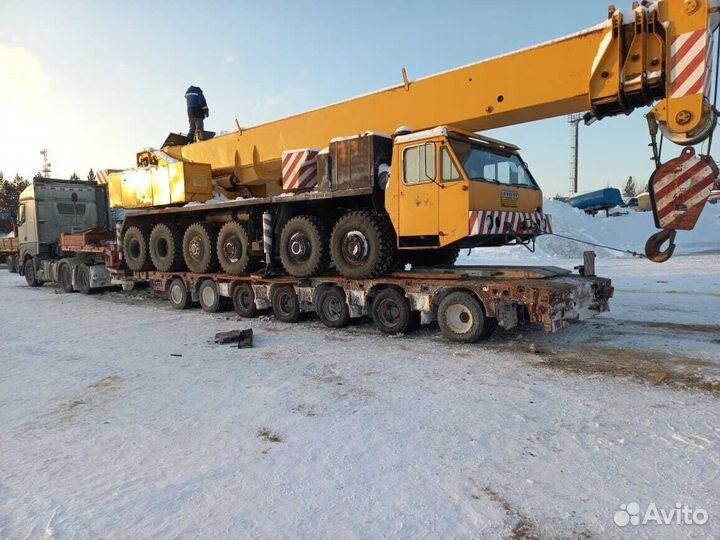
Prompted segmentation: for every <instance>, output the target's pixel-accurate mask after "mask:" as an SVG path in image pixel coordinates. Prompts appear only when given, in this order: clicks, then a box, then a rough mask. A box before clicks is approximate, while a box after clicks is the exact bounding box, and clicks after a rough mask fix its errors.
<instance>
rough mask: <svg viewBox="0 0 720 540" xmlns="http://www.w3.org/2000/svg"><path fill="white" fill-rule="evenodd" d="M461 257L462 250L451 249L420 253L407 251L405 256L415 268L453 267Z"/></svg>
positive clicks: (428, 250) (423, 250)
mask: <svg viewBox="0 0 720 540" xmlns="http://www.w3.org/2000/svg"><path fill="white" fill-rule="evenodd" d="M459 255H460V248H456V247H450V248H443V249H421V250H418V251H410V250H408V251H406V252H405V253H404V255H403V259H405V260H406V261H407V262H408V263H410V264H411V265H412V266H413V268H419V267H423V266H430V267H432V266H440V267H453V266H455V262H456V261H457V258H458V256H459Z"/></svg>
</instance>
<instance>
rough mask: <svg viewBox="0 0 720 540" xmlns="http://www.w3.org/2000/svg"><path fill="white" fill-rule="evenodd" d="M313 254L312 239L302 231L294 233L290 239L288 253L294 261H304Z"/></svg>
mask: <svg viewBox="0 0 720 540" xmlns="http://www.w3.org/2000/svg"><path fill="white" fill-rule="evenodd" d="M311 254H312V243H311V242H310V239H309V238H308V237H307V236H305V235H304V234H303V233H301V232H296V233H294V234H293V235H292V236H291V237H290V240H289V241H288V255H289V256H290V259H291V260H292V261H293V262H296V263H303V262H305V261H307V260H308V259H309V258H310V255H311Z"/></svg>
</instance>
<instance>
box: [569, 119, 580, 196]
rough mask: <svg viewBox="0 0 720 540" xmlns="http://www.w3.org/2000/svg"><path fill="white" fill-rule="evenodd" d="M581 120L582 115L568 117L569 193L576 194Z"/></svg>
mask: <svg viewBox="0 0 720 540" xmlns="http://www.w3.org/2000/svg"><path fill="white" fill-rule="evenodd" d="M582 120H583V114H582V113H574V114H571V115H569V116H568V124H570V129H571V137H572V144H571V146H570V152H571V156H572V157H571V158H570V159H571V161H570V193H577V192H578V153H579V151H580V122H582Z"/></svg>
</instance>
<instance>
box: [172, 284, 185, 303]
mask: <svg viewBox="0 0 720 540" xmlns="http://www.w3.org/2000/svg"><path fill="white" fill-rule="evenodd" d="M183 296H185V294H184V291H183V290H182V286H181V285H180V284H179V283H173V284H172V285H170V300H172V303H173V304H178V305H179V304H181V303H182V301H183Z"/></svg>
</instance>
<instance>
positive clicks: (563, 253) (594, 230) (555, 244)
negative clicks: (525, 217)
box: [467, 199, 720, 262]
mask: <svg viewBox="0 0 720 540" xmlns="http://www.w3.org/2000/svg"><path fill="white" fill-rule="evenodd" d="M545 212H546V213H548V214H550V215H551V216H552V225H553V231H554V232H555V233H557V234H561V235H564V236H570V237H573V238H578V239H580V240H584V241H587V242H592V243H595V244H602V245H605V246H611V247H616V248H619V249H625V250H632V251H637V252H639V253H644V251H645V242H647V239H648V238H650V236H651V235H653V234H655V233H656V232H658V229H657V228H656V227H655V222H654V221H653V216H652V212H636V211H634V210H630V209H625V208H615V209H614V210H611V213H614V212H621V213H625V212H627V215H620V216H614V217H605V213H604V212H603V213H601V214H598V215H596V216H589V215H587V214H585V213H584V212H583V211H581V210H578V209H576V208H573V207H572V206H570V205H569V204H566V203H563V202H560V201H555V200H549V199H548V200H546V201H545ZM675 243H676V244H677V248H676V250H675V253H676V254H684V255H687V254H691V253H702V252H705V251H715V250H720V204H708V205H706V206H705V209H704V210H703V213H702V215H701V216H700V219H699V220H698V223H697V225H696V226H695V229H694V230H692V231H679V232H678V235H677V238H676V240H675ZM589 249H593V250H594V251H595V252H596V253H597V254H598V255H600V256H603V257H618V256H619V257H622V256H623V254H622V253H619V252H617V251H611V250H607V249H603V248H598V247H592V246H588V245H586V244H581V243H579V242H574V241H572V240H567V239H564V238H559V237H557V236H551V235H545V236H541V237H539V238H538V239H537V250H536V252H535V253H534V254H531V253H530V252H528V251H527V250H526V249H525V248H524V247H522V246H504V247H500V248H478V249H474V250H472V253H471V254H470V255H468V256H467V259H468V260H469V261H468V262H472V259H486V258H488V257H502V258H517V259H527V258H548V257H553V258H555V257H561V258H577V257H581V256H582V253H583V251H587V250H589Z"/></svg>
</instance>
